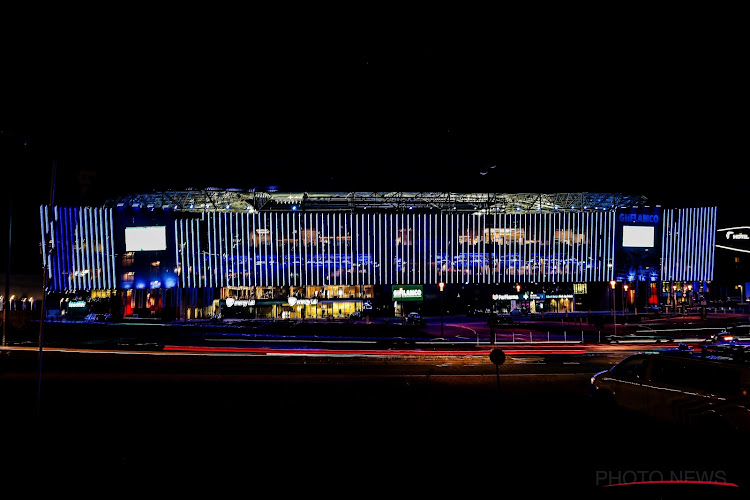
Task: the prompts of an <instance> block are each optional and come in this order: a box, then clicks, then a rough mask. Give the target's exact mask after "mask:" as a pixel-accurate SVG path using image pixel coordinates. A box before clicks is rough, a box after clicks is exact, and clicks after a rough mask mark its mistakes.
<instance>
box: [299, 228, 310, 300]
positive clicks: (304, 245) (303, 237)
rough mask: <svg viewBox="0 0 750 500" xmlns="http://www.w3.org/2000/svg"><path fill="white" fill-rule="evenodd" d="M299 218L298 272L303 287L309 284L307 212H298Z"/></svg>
mask: <svg viewBox="0 0 750 500" xmlns="http://www.w3.org/2000/svg"><path fill="white" fill-rule="evenodd" d="M299 218H300V231H301V233H300V252H299V253H300V274H301V275H302V279H301V281H300V283H301V284H302V285H303V286H304V287H308V286H310V284H311V281H310V265H309V260H310V253H309V247H310V241H309V237H310V231H309V224H308V223H307V219H308V214H307V213H301V214H299Z"/></svg>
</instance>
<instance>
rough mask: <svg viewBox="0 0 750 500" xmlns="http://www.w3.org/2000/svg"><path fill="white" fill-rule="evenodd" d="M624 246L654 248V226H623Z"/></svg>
mask: <svg viewBox="0 0 750 500" xmlns="http://www.w3.org/2000/svg"><path fill="white" fill-rule="evenodd" d="M622 246H623V247H637V248H653V246H654V227H653V226H622Z"/></svg>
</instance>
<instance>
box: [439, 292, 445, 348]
mask: <svg viewBox="0 0 750 500" xmlns="http://www.w3.org/2000/svg"><path fill="white" fill-rule="evenodd" d="M438 287H440V338H445V336H444V335H443V309H444V303H445V282H443V281H441V282H440V283H438Z"/></svg>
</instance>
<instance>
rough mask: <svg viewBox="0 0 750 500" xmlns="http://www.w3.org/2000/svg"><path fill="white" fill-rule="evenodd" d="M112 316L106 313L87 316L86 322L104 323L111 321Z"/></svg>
mask: <svg viewBox="0 0 750 500" xmlns="http://www.w3.org/2000/svg"><path fill="white" fill-rule="evenodd" d="M109 319H110V315H109V314H104V313H90V314H88V315H86V317H85V318H84V320H85V321H89V322H97V323H98V322H102V321H109Z"/></svg>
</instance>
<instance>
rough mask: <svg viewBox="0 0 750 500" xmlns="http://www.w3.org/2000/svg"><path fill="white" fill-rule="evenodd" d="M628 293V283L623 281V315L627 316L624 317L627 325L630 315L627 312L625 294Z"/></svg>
mask: <svg viewBox="0 0 750 500" xmlns="http://www.w3.org/2000/svg"><path fill="white" fill-rule="evenodd" d="M627 293H628V284H627V283H623V284H622V316H623V318H625V319H624V322H625V325H627V324H628V315H627V313H626V312H625V295H626V294H627Z"/></svg>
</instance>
